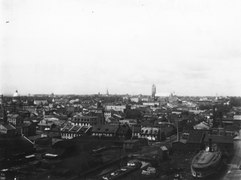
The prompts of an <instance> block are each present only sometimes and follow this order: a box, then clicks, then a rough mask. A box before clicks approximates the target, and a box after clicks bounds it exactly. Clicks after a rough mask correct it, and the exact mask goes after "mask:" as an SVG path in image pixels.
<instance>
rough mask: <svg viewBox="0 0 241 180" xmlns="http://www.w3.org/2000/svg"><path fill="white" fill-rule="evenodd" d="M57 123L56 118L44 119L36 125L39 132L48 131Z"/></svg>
mask: <svg viewBox="0 0 241 180" xmlns="http://www.w3.org/2000/svg"><path fill="white" fill-rule="evenodd" d="M57 121H58V119H57V118H44V119H43V120H41V121H40V122H39V123H38V128H39V130H40V131H49V130H51V129H52V128H53V127H54V126H56V124H55V123H56V122H57Z"/></svg>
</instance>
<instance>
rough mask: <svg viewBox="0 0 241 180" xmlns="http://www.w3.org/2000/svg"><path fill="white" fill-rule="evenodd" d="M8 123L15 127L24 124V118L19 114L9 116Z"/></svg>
mask: <svg viewBox="0 0 241 180" xmlns="http://www.w3.org/2000/svg"><path fill="white" fill-rule="evenodd" d="M7 121H8V122H9V123H11V124H12V125H14V126H15V127H16V126H20V125H22V124H23V118H22V117H21V116H19V115H18V114H8V115H7Z"/></svg>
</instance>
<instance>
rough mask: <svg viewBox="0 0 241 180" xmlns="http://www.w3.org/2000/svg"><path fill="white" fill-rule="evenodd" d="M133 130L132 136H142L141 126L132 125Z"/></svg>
mask: <svg viewBox="0 0 241 180" xmlns="http://www.w3.org/2000/svg"><path fill="white" fill-rule="evenodd" d="M131 131H132V137H133V138H140V137H141V135H140V134H141V126H132V127H131Z"/></svg>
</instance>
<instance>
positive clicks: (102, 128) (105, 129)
mask: <svg viewBox="0 0 241 180" xmlns="http://www.w3.org/2000/svg"><path fill="white" fill-rule="evenodd" d="M118 128H119V127H118V126H116V125H107V124H105V125H97V126H93V129H92V132H94V133H116V132H117V130H118Z"/></svg>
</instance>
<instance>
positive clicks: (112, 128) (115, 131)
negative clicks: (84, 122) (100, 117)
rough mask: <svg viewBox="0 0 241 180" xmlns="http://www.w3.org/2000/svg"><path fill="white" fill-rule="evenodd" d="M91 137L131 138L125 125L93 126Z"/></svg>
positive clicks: (129, 131)
mask: <svg viewBox="0 0 241 180" xmlns="http://www.w3.org/2000/svg"><path fill="white" fill-rule="evenodd" d="M92 136H98V137H115V138H120V139H129V138H131V129H130V128H129V126H127V125H109V124H105V125H97V126H93V129H92Z"/></svg>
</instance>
